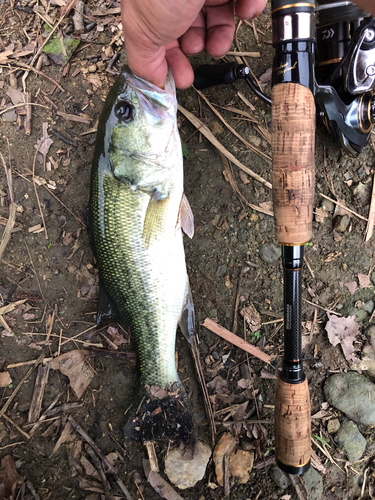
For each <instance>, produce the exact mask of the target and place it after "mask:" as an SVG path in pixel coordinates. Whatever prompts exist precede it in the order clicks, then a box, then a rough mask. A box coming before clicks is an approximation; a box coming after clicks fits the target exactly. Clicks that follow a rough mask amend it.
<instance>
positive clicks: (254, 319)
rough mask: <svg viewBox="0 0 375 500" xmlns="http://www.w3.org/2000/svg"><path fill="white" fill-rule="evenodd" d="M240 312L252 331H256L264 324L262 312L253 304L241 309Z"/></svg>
mask: <svg viewBox="0 0 375 500" xmlns="http://www.w3.org/2000/svg"><path fill="white" fill-rule="evenodd" d="M240 313H241V315H242V316H243V317H244V318H245V320H246V323H247V324H248V325H249V327H250V330H251V331H252V332H256V331H257V330H259V329H260V327H261V326H262V320H261V318H260V314H259V313H258V311H257V310H256V309H255V307H254V306H253V304H250V305H249V306H247V307H244V308H243V309H241V311H240Z"/></svg>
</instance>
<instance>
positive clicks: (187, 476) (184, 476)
mask: <svg viewBox="0 0 375 500" xmlns="http://www.w3.org/2000/svg"><path fill="white" fill-rule="evenodd" d="M211 453H212V450H211V448H210V447H209V446H208V444H206V443H204V442H203V441H199V442H198V453H197V454H195V455H194V457H193V459H192V460H187V459H186V456H185V451H184V450H181V449H180V448H175V449H174V450H172V451H170V452H169V453H168V454H167V457H166V459H165V463H164V465H165V473H166V474H167V476H168V479H169V480H170V482H171V483H173V484H174V485H175V486H177V488H180V489H181V490H185V489H186V488H191V487H193V486H194V485H195V484H196V483H197V482H198V481H200V480H201V479H203V476H204V474H205V472H206V467H207V464H208V461H209V459H210V457H211Z"/></svg>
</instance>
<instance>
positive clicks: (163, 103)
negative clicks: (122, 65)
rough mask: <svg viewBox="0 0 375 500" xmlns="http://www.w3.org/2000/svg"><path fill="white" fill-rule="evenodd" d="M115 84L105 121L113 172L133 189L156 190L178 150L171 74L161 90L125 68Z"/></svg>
mask: <svg viewBox="0 0 375 500" xmlns="http://www.w3.org/2000/svg"><path fill="white" fill-rule="evenodd" d="M116 83H117V85H116ZM116 83H115V86H114V92H115V98H114V99H113V96H111V99H112V102H113V104H112V108H111V111H110V115H109V120H108V121H109V123H110V124H111V127H110V133H109V134H108V139H109V143H108V155H109V158H110V163H111V168H112V171H113V173H114V175H115V176H116V177H117V178H118V179H119V180H122V181H125V182H127V183H128V184H129V185H130V187H131V188H132V189H134V190H135V189H138V188H140V189H143V190H145V191H148V190H149V191H150V192H151V191H155V184H163V183H164V184H165V179H166V178H167V177H168V170H169V169H170V168H171V167H172V166H173V163H174V162H175V158H174V157H175V156H176V150H177V151H178V150H179V149H181V146H180V142H179V141H180V139H179V135H178V129H177V119H176V116H177V101H176V90H175V85H174V81H173V77H172V75H171V73H170V72H169V74H168V78H167V81H166V84H165V88H164V89H160V88H159V87H156V86H155V85H153V84H151V83H149V82H147V81H145V80H143V79H142V78H139V77H137V76H135V75H134V74H133V73H132V72H131V71H130V70H129V69H127V68H126V69H125V70H124V71H123V72H122V73H121V75H120V76H119V78H118V82H116ZM178 154H179V153H178ZM161 197H163V195H162V194H161Z"/></svg>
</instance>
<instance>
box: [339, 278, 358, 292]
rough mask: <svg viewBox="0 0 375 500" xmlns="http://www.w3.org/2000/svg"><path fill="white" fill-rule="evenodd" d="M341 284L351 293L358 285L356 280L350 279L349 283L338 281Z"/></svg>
mask: <svg viewBox="0 0 375 500" xmlns="http://www.w3.org/2000/svg"><path fill="white" fill-rule="evenodd" d="M340 285H341V286H346V288H347V289H348V290H349V292H350V293H351V294H352V295H353V294H354V292H355V291H356V290H357V288H358V285H357V282H356V281H350V282H349V283H340Z"/></svg>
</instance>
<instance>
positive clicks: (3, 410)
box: [0, 354, 44, 417]
mask: <svg viewBox="0 0 375 500" xmlns="http://www.w3.org/2000/svg"><path fill="white" fill-rule="evenodd" d="M43 358H44V354H41V355H40V356H39V358H38V359H37V360H36V362H35V363H34V366H32V367H31V368H30V369H29V370H28V372H27V373H26V375H25V376H24V377H23V378H22V380H21V382H20V383H19V384H18V385H17V387H16V388H15V389H14V391H13V392H12V394H11V395H10V396H9V398H8V400H7V401H6V403H5V404H4V406H3V407H2V408H1V410H0V417H2V416H3V415H4V413H5V412H6V411H7V409H8V408H9V406H10V404H11V403H12V401H13V399H14V398H15V397H16V394H17V392H18V391H19V390H20V389H21V386H22V385H23V383H24V382H25V380H27V379H28V378H29V377H30V375H31V373H32V371H33V370H34V368H35V367H36V366H38V365H39V364H40V363H41V362H42V360H43Z"/></svg>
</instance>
